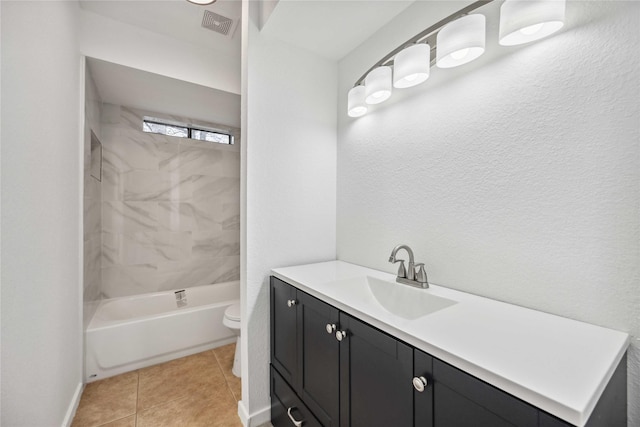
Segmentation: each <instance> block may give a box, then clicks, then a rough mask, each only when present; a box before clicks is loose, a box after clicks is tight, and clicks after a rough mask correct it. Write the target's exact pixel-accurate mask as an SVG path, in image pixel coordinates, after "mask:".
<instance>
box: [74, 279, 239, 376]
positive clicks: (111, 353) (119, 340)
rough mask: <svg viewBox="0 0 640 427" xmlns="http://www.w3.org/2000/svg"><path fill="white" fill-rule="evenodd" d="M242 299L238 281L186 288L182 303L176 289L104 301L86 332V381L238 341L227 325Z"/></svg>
mask: <svg viewBox="0 0 640 427" xmlns="http://www.w3.org/2000/svg"><path fill="white" fill-rule="evenodd" d="M239 298H240V286H239V282H237V281H236V282H226V283H216V284H214V285H207V286H198V287H194V288H186V304H185V305H184V306H182V307H178V303H177V302H176V295H175V294H174V291H166V292H158V293H154V294H146V295H136V296H131V297H122V298H112V299H108V300H103V301H101V302H100V305H99V306H98V309H97V310H96V313H95V314H94V316H93V318H92V319H91V322H90V323H89V327H88V328H87V334H86V340H85V343H86V346H85V351H86V353H85V380H86V381H87V382H91V381H95V380H99V379H102V378H106V377H110V376H113V375H117V374H121V373H123V372H128V371H132V370H134V369H139V368H144V367H146V366H151V365H155V364H157V363H162V362H166V361H168V360H172V359H175V358H178V357H184V356H188V355H190V354H194V353H198V352H201V351H205V350H209V349H212V348H215V347H219V346H221V345H225V344H229V343H232V342H234V341H235V339H236V336H235V334H234V332H233V331H232V330H230V329H229V328H227V327H226V326H224V325H223V324H222V318H223V316H224V311H225V309H226V308H227V307H228V306H229V305H231V304H233V303H235V302H237V301H238V299H239Z"/></svg>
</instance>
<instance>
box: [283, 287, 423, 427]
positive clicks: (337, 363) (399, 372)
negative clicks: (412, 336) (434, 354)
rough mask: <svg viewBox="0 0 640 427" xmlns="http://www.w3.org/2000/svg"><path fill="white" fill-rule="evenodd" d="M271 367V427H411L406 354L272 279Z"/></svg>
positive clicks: (407, 351)
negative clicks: (312, 426)
mask: <svg viewBox="0 0 640 427" xmlns="http://www.w3.org/2000/svg"><path fill="white" fill-rule="evenodd" d="M271 363H272V369H271V393H272V401H271V405H272V410H271V416H272V423H273V425H274V426H275V427H279V426H296V425H297V424H296V423H299V422H302V423H303V424H302V425H304V426H308V425H315V424H314V423H315V422H319V423H320V425H322V426H325V427H333V426H336V427H337V426H354V427H355V426H363V427H364V426H366V427H376V426H380V427H389V426H394V427H412V426H413V391H414V389H413V386H412V385H411V377H412V376H413V349H412V348H411V347H410V346H408V345H407V344H404V343H402V342H400V341H398V340H396V339H395V338H393V337H391V336H389V335H387V334H385V333H384V332H381V331H379V330H377V329H375V328H373V327H371V326H369V325H367V324H365V323H363V322H361V321H359V320H357V319H355V318H353V317H351V316H349V315H347V314H346V313H343V312H340V311H339V310H337V309H336V308H334V307H332V306H331V305H329V304H326V303H324V302H322V301H320V300H318V299H317V298H314V297H312V296H310V295H308V294H306V293H304V292H302V291H300V290H297V289H296V288H294V287H292V286H290V285H288V284H287V283H285V282H283V281H281V280H279V279H277V278H275V277H272V278H271ZM283 381H284V383H285V385H288V388H289V391H286V390H285V386H284V385H283ZM284 395H287V396H290V397H289V398H283V396H284ZM287 405H289V406H287ZM307 414H313V415H312V416H311V417H310V416H309V415H307Z"/></svg>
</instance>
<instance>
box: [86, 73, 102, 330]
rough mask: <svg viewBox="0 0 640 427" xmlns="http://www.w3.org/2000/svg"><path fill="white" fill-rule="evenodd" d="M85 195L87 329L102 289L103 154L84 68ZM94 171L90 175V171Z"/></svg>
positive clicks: (97, 103)
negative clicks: (94, 143)
mask: <svg viewBox="0 0 640 427" xmlns="http://www.w3.org/2000/svg"><path fill="white" fill-rule="evenodd" d="M84 114H85V121H84V195H83V212H84V215H83V250H84V261H83V268H84V275H83V276H84V281H83V293H82V296H83V301H84V309H83V319H84V321H83V327H84V329H85V330H86V328H87V326H88V325H89V322H90V321H91V318H92V317H93V314H94V313H95V311H96V308H97V306H98V303H99V302H100V295H101V292H102V185H101V182H100V179H101V177H100V174H99V173H98V174H97V176H96V173H95V168H94V166H95V164H96V163H99V164H98V168H97V169H98V171H99V170H100V169H101V166H102V165H101V163H102V153H101V152H100V150H95V149H94V150H93V151H92V145H91V133H92V132H93V133H94V135H95V136H96V137H97V138H98V140H99V139H100V138H101V135H102V132H101V128H100V120H101V116H102V101H101V99H100V95H98V90H97V89H96V86H95V82H94V80H93V78H92V76H91V74H90V73H89V69H88V67H86V68H85V102H84ZM92 171H93V174H92Z"/></svg>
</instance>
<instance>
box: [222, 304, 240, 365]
mask: <svg viewBox="0 0 640 427" xmlns="http://www.w3.org/2000/svg"><path fill="white" fill-rule="evenodd" d="M222 324H223V325H224V326H226V327H227V328H229V329H231V330H233V331H234V332H235V333H236V335H238V339H237V340H236V354H235V356H234V357H233V368H232V369H231V372H233V375H235V376H236V377H238V378H240V303H239V302H237V303H235V304H232V305H230V306H229V307H227V309H226V310H225V311H224V318H223V319H222Z"/></svg>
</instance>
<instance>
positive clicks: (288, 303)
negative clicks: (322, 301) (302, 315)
mask: <svg viewBox="0 0 640 427" xmlns="http://www.w3.org/2000/svg"><path fill="white" fill-rule="evenodd" d="M297 303H298V301H296V300H294V299H289V300H287V306H289V307H293V306H294V305H296V304H297Z"/></svg>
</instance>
